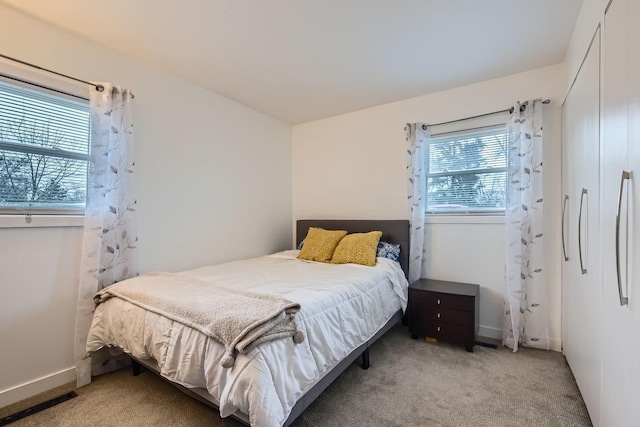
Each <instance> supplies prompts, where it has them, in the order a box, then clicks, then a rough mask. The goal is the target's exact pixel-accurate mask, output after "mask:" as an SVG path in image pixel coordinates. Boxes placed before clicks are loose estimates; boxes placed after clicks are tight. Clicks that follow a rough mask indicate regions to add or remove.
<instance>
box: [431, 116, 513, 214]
mask: <svg viewBox="0 0 640 427" xmlns="http://www.w3.org/2000/svg"><path fill="white" fill-rule="evenodd" d="M428 162H429V165H428V166H429V168H428V176H427V213H430V214H442V213H446V214H452V213H453V214H465V213H469V214H500V213H504V209H505V201H506V178H507V135H506V128H505V126H504V125H502V126H492V127H488V128H482V129H475V130H468V131H462V132H453V133H446V134H441V135H434V136H433V137H432V138H431V141H430V144H429V160H428Z"/></svg>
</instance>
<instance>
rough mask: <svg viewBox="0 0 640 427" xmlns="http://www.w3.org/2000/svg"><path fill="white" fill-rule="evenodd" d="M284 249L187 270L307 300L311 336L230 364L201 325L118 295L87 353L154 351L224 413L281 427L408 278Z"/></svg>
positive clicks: (388, 307)
mask: <svg viewBox="0 0 640 427" xmlns="http://www.w3.org/2000/svg"><path fill="white" fill-rule="evenodd" d="M297 254H298V251H284V252H279V253H276V254H272V255H267V256H263V257H258V258H253V259H250V260H242V261H234V262H230V263H225V264H220V265H215V266H208V267H202V268H198V269H195V270H189V271H184V272H181V273H179V274H181V275H184V276H188V277H194V278H198V279H201V280H205V281H209V282H211V283H212V284H213V283H217V284H221V285H225V286H233V287H236V288H238V289H243V290H250V291H255V292H266V293H271V294H275V295H280V296H282V297H284V298H287V299H289V300H291V301H293V302H296V303H299V304H300V306H301V309H300V311H299V312H298V313H297V314H296V323H297V325H298V328H299V329H300V330H301V331H302V332H303V333H304V334H305V337H306V339H305V341H304V342H302V343H300V344H295V343H294V342H293V340H291V339H280V340H275V341H271V342H268V343H264V344H262V345H260V346H258V347H257V348H255V349H253V350H252V351H250V352H249V353H247V354H239V355H238V356H237V358H236V362H235V365H234V366H233V368H231V369H225V368H222V367H221V365H220V362H221V359H222V357H223V356H224V346H222V345H221V344H219V343H218V342H216V341H214V340H213V339H211V338H209V337H207V336H206V335H204V334H202V333H201V332H199V331H196V330H195V329H191V328H189V327H187V326H185V325H182V324H180V323H178V322H174V321H173V320H170V319H168V318H165V317H162V316H160V315H158V314H155V313H153V312H151V311H147V310H145V309H143V308H141V307H138V306H136V305H133V304H131V303H129V302H127V301H124V300H122V299H119V298H111V299H109V300H107V301H105V302H104V303H102V304H100V305H99V306H98V307H97V308H96V311H95V314H94V318H93V322H92V325H91V329H90V332H89V337H88V340H87V351H88V353H91V352H94V351H97V350H99V349H100V348H102V347H104V346H108V347H119V348H121V349H122V350H124V351H125V352H126V353H129V354H131V355H132V356H134V357H136V358H138V359H149V358H153V359H155V361H156V363H157V364H158V367H159V370H160V374H161V375H162V376H163V377H165V378H167V379H169V380H171V381H173V382H175V383H178V384H181V385H183V386H185V387H187V388H204V389H206V390H207V392H208V393H209V394H210V395H211V396H212V397H213V399H214V400H215V401H217V402H219V407H220V415H221V416H222V417H226V416H229V415H232V414H234V413H235V412H236V411H240V412H242V413H243V414H246V415H248V417H249V420H250V422H251V425H253V426H268V427H271V426H280V425H282V424H283V423H284V421H285V420H286V419H287V417H288V416H289V413H290V412H291V409H292V408H293V406H294V405H295V403H296V402H297V400H298V399H300V398H301V397H302V396H303V395H304V394H305V393H306V392H307V391H308V390H309V389H310V388H311V387H313V386H314V385H315V384H316V383H317V382H318V381H319V380H320V379H321V378H322V377H323V376H324V375H325V374H327V373H328V372H329V371H330V370H331V369H332V368H333V367H334V366H335V365H336V364H338V363H339V362H340V361H341V360H342V359H343V358H344V357H346V356H347V355H348V354H349V353H351V352H352V351H353V350H354V349H355V348H357V347H359V346H360V345H362V344H363V343H365V342H366V341H367V340H368V339H370V338H371V337H373V335H375V333H376V332H378V330H380V328H381V327H382V326H384V325H385V323H387V321H389V319H391V317H392V316H393V315H394V314H395V313H396V312H397V311H398V310H400V309H402V310H405V309H406V304H407V288H408V284H407V281H406V278H405V276H404V273H403V271H402V269H401V268H400V266H399V264H397V263H396V262H394V261H391V260H389V259H386V258H378V259H377V263H376V266H375V267H365V266H361V265H356V264H341V265H332V264H325V263H318V262H312V261H304V260H299V259H297V258H296V256H297Z"/></svg>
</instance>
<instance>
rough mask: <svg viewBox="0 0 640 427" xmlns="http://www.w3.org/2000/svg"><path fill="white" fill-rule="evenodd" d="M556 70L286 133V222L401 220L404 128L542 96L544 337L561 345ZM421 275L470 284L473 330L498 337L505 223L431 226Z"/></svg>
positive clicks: (560, 73) (561, 71)
mask: <svg viewBox="0 0 640 427" xmlns="http://www.w3.org/2000/svg"><path fill="white" fill-rule="evenodd" d="M565 74H566V71H565V67H564V65H563V64H560V65H556V66H552V67H546V68H542V69H538V70H534V71H530V72H526V73H522V74H517V75H512V76H508V77H504V78H500V79H496V80H491V81H486V82H483V83H478V84H474V85H469V86H464V87H460V88H456V89H452V90H447V91H443V92H439V93H435V94H431V95H426V96H421V97H417V98H412V99H408V100H405V101H400V102H395V103H391V104H387V105H382V106H378V107H374V108H370V109H366V110H362V111H357V112H354V113H349V114H344V115H340V116H337V117H332V118H328V119H325V120H319V121H315V122H310V123H305V124H302V125H297V126H294V127H293V217H294V219H302V218H310V217H314V218H320V219H325V218H339V219H344V218H361V219H382V218H387V219H398V218H408V208H407V178H406V161H407V154H406V145H405V144H406V143H405V136H404V125H405V123H407V122H426V123H440V122H445V121H449V120H455V119H460V118H464V117H470V116H474V115H478V114H484V113H487V112H493V111H498V110H502V109H505V108H508V107H509V106H511V105H512V104H513V103H514V102H515V101H517V100H525V99H529V98H538V97H539V98H549V99H551V101H552V102H551V104H550V105H549V106H548V107H546V110H545V111H546V122H545V154H544V165H545V194H544V198H545V212H546V219H545V234H546V236H547V239H546V241H545V245H546V246H547V248H546V249H547V250H546V251H545V252H546V254H547V260H546V265H547V268H546V278H547V283H548V286H549V288H550V290H551V295H552V298H551V301H550V302H549V304H550V334H551V338H552V345H553V348H554V349H557V350H558V349H560V264H559V261H560V252H559V248H560V243H559V242H560V240H559V238H560V232H559V230H560V221H559V212H560V197H561V195H560V186H559V183H560V164H561V163H560V103H561V102H562V100H563V97H564V83H565ZM428 230H429V231H430V232H431V234H432V239H431V247H430V248H429V249H428V253H429V255H428V257H429V260H428V265H427V268H428V271H429V274H428V277H431V278H436V279H442V280H453V281H462V282H468V283H478V284H480V285H481V292H480V325H481V331H480V332H481V334H482V335H485V336H492V337H500V336H501V328H502V301H503V299H502V286H503V277H504V265H505V263H504V260H505V244H504V240H505V237H504V236H505V234H504V233H505V231H504V223H498V224H496V223H473V224H459V223H453V224H451V223H435V224H429V225H428Z"/></svg>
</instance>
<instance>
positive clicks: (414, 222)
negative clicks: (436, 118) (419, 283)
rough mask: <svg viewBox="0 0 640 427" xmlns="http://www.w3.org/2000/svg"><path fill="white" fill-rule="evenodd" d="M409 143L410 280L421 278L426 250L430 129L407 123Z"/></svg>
mask: <svg viewBox="0 0 640 427" xmlns="http://www.w3.org/2000/svg"><path fill="white" fill-rule="evenodd" d="M404 130H405V132H406V141H407V144H408V148H407V154H408V161H407V175H408V178H409V188H408V189H409V197H408V201H409V213H410V219H411V232H410V233H411V246H410V248H409V283H413V282H415V281H416V280H418V279H420V276H421V271H422V260H423V258H424V252H425V244H424V242H425V238H424V237H425V236H424V233H425V230H424V221H425V211H426V208H427V206H426V203H427V197H426V195H427V167H428V163H427V161H428V158H429V156H428V150H429V138H430V137H431V132H430V130H429V128H428V127H427V125H425V124H422V123H407V125H406V126H405V128H404Z"/></svg>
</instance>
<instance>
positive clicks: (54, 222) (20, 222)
mask: <svg viewBox="0 0 640 427" xmlns="http://www.w3.org/2000/svg"><path fill="white" fill-rule="evenodd" d="M82 226H84V216H83V215H32V216H31V222H27V220H26V216H25V215H0V228H40V227H82Z"/></svg>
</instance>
